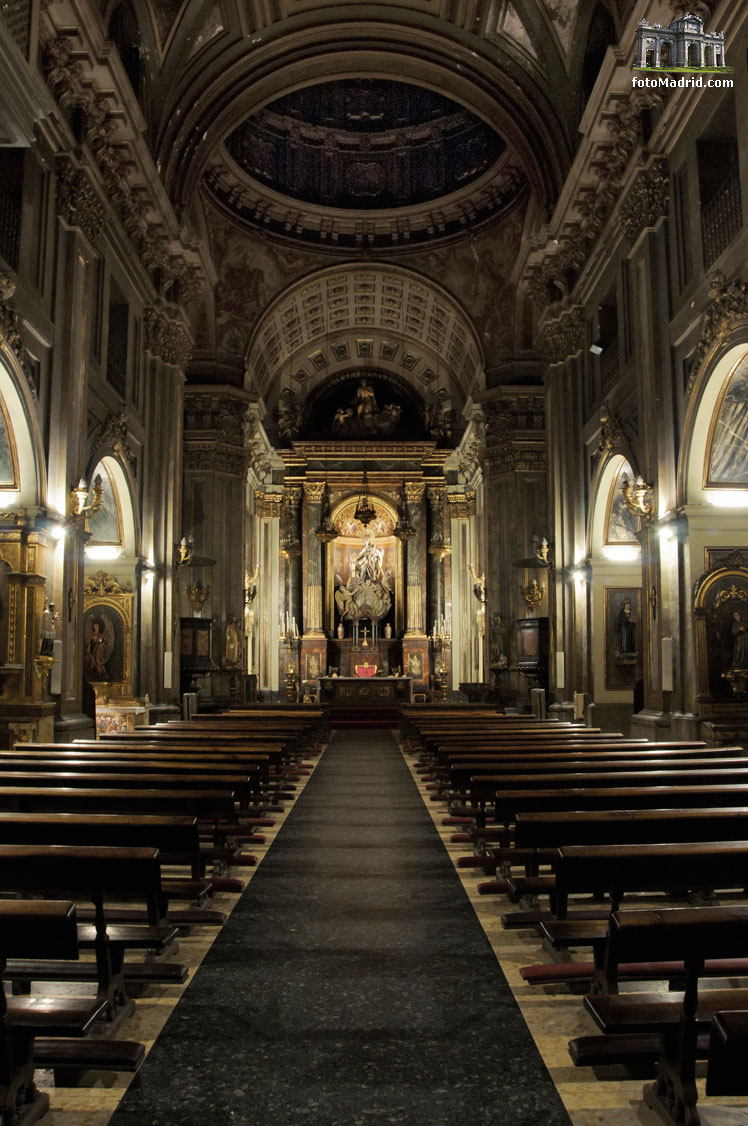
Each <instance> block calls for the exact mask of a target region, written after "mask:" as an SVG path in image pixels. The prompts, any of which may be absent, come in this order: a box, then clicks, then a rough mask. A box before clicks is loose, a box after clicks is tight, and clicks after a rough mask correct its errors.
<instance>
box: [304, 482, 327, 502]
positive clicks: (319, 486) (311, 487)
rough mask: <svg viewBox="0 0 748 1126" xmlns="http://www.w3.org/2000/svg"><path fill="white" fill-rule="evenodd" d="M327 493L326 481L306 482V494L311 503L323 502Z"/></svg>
mask: <svg viewBox="0 0 748 1126" xmlns="http://www.w3.org/2000/svg"><path fill="white" fill-rule="evenodd" d="M324 495H325V482H324V481H305V482H304V496H305V497H306V499H307V500H308V502H309V503H310V504H321V503H322V497H323V496H324Z"/></svg>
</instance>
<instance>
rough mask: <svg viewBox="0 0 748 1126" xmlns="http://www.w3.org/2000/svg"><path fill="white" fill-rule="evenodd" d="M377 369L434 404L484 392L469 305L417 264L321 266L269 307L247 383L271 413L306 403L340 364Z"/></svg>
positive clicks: (455, 405) (454, 405)
mask: <svg viewBox="0 0 748 1126" xmlns="http://www.w3.org/2000/svg"><path fill="white" fill-rule="evenodd" d="M367 368H368V369H378V370H380V371H389V372H390V373H392V374H393V375H395V376H398V377H399V378H401V379H404V380H405V382H406V383H409V384H410V385H411V386H412V387H414V388H415V390H416V391H417V392H418V395H419V397H420V398H421V399H422V400H424V401H425V402H427V403H434V404H437V403H438V404H439V405H440V406H441V407H442V409H445V410H459V408H461V407H462V406H463V405H464V403H465V401H466V400H467V399H468V398H469V397H470V396H471V395H474V394H475V393H476V391H478V390H480V389H481V387H482V385H483V378H484V362H483V354H482V351H481V346H480V342H479V340H478V337H477V335H476V332H475V329H474V327H473V325H472V323H471V321H470V319H469V317H468V316H467V315H466V314H465V312H464V310H463V309H462V307H461V306H460V305H459V304H458V302H457V301H455V299H454V298H453V297H452V296H451V295H450V294H448V293H447V292H446V291H445V290H444V289H442V288H441V287H440V286H439V285H437V284H436V283H435V282H433V281H430V280H429V279H428V278H425V277H423V276H421V275H420V274H416V273H415V272H414V271H411V270H405V269H402V268H399V267H391V266H386V265H382V264H377V263H361V264H357V263H352V264H348V265H344V266H339V267H333V268H330V269H326V270H321V271H319V272H318V273H315V274H313V275H310V276H307V277H306V278H304V279H302V280H301V281H299V282H296V283H294V285H292V286H290V287H289V288H288V289H286V290H285V292H284V293H282V294H281V295H280V297H278V298H277V299H276V300H275V301H274V302H273V303H272V304H271V305H270V306H269V307H268V309H267V310H266V311H265V313H264V315H263V317H262V318H261V320H260V321H259V323H258V325H257V328H256V329H255V331H254V333H253V335H252V339H251V341H250V344H249V349H248V353H247V373H248V385H249V386H248V389H249V390H251V391H254V392H255V393H257V394H259V395H262V396H263V398H264V399H265V402H266V405H267V407H268V409H269V410H272V409H274V408H275V407H276V406H277V405H278V404H279V403H286V404H288V403H290V402H292V401H295V402H297V403H303V402H304V401H305V400H306V398H307V397H308V395H309V394H310V392H312V391H313V390H315V389H316V388H317V387H318V386H319V385H320V384H321V383H322V382H324V381H325V380H327V379H329V378H330V376H333V375H335V374H337V373H338V372H342V371H346V370H347V371H351V370H356V369H358V370H366V369H367Z"/></svg>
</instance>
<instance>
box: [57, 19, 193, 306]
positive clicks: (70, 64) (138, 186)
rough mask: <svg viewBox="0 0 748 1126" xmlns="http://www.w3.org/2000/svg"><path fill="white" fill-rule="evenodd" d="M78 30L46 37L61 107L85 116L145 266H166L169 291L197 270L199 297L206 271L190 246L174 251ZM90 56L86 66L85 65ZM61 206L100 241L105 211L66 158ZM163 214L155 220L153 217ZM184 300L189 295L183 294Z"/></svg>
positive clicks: (110, 192) (111, 194)
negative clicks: (79, 46)
mask: <svg viewBox="0 0 748 1126" xmlns="http://www.w3.org/2000/svg"><path fill="white" fill-rule="evenodd" d="M74 38H75V33H74V32H67V33H65V34H60V35H58V36H57V37H55V38H52V39H50V40H48V41H47V43H46V44H45V45H44V51H43V68H44V74H45V77H46V80H47V86H48V87H49V89H50V91H51V93H52V95H53V97H54V98H55V100H56V101H57V103H58V105H59V106H60V108H61V109H68V108H70V107H75V108H76V109H77V110H79V111H80V113H81V116H82V121H83V134H84V136H83V139H85V141H86V142H87V143H88V146H89V148H90V150H91V152H92V153H93V157H94V160H95V161H96V166H97V168H98V170H99V172H100V173H101V176H102V179H103V181H104V186H105V189H106V195H107V198H108V199H109V202H110V203H111V204H112V206H113V207H114V208H115V210H116V211H117V212H118V213H119V215H120V218H121V220H122V225H123V227H124V229H125V231H126V232H127V234H128V236H129V237H130V239H131V240H132V242H133V245H134V246H135V248H136V250H137V252H138V254H139V256H140V258H141V261H142V262H143V265H144V266H145V268H146V269H154V268H159V269H161V270H162V271H163V274H164V277H163V279H162V281H163V284H164V291H167V290H168V289H169V287H170V286H171V285H172V284H173V283H174V282H176V281H177V280H179V279H180V278H181V276H182V274H183V272H184V271H185V269H186V268H187V269H189V270H191V271H196V273H195V274H194V275H192V276H191V277H190V279H189V280H188V286H187V288H188V292H190V293H191V296H192V298H193V299H194V290H195V287H196V286H197V287H199V288H202V287H203V286H204V284H205V282H204V280H203V276H202V270H201V269H200V267H199V265H197V264H196V263H195V262H191V263H190V264H189V267H188V266H187V263H186V262H185V259H184V253H185V251H186V250H187V249H188V248H187V247H186V246H185V245H184V243H178V244H177V253H176V254H175V253H172V252H171V250H170V246H171V244H172V241H174V242H176V240H170V239H169V237H168V235H167V232H166V230H165V228H164V227H163V225H162V219H161V215H162V204H161V200H160V199H159V198H158V196H157V195H156V194H155V192H151V191H150V190H149V189H148V188H147V187H144V185H143V183H142V182H141V180H142V178H141V177H139V176H138V173H139V171H140V169H139V162H138V158H137V155H136V151H135V150H134V148H133V146H132V145H131V144H130V142H129V140H127V139H126V138H123V137H122V136H121V130H122V115H121V114H120V113H119V110H120V109H121V107H120V106H118V105H117V104H116V101H115V95H114V93H112V92H110V91H107V93H106V94H104V93H102V92H100V91H99V90H97V89H96V88H95V86H94V84H93V68H92V66H91V65H90V63H89V61H88V59H87V56H86V55H85V53H83V52H81V51H76V47H75V44H74ZM84 61H85V65H84ZM58 176H59V177H60V181H61V182H60V183H59V184H58V208H59V209H60V212H61V214H62V215H63V216H64V217H65V218H66V219H67V221H68V222H69V223H70V224H71V225H73V226H80V227H81V230H83V231H84V233H85V234H86V235H87V237H89V238H91V241H95V239H96V237H98V233H99V232H100V229H101V222H102V216H101V215H99V214H98V208H97V202H98V201H97V199H96V195H95V192H93V189H92V188H91V185H90V183H89V181H88V178H87V176H86V174H85V172H83V170H81V169H76V168H75V167H74V165H73V163H72V162H71V161H70V160H69V158H66V159H65V160H64V161H63V162H62V164H61V165H60V166H59V167H58ZM150 214H155V215H156V216H158V217H159V218H158V220H157V221H156V222H153V221H150V220H149V218H148V216H149V215H150ZM179 296H180V299H181V300H185V298H184V296H183V295H182V294H181V293H180V295H179Z"/></svg>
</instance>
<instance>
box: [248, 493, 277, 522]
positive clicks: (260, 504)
mask: <svg viewBox="0 0 748 1126" xmlns="http://www.w3.org/2000/svg"><path fill="white" fill-rule="evenodd" d="M282 507H283V493H263V492H260V490H259V489H257V490H256V491H255V516H260V517H261V518H263V519H265V520H279V519H280V514H281V510H282Z"/></svg>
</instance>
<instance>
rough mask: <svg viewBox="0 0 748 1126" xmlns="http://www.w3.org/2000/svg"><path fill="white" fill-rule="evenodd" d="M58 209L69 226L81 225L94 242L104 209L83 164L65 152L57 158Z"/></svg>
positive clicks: (102, 219) (98, 233) (85, 233)
mask: <svg viewBox="0 0 748 1126" xmlns="http://www.w3.org/2000/svg"><path fill="white" fill-rule="evenodd" d="M56 171H57V213H58V215H60V216H61V217H62V218H63V219H64V220H65V222H66V223H67V224H68V226H69V227H80V229H81V231H82V232H83V234H84V235H85V236H86V238H87V239H88V241H89V242H90V243H94V244H95V243H96V241H97V240H98V238H99V235H100V234H101V228H102V226H103V224H104V209H103V207H102V206H101V202H100V200H99V198H98V196H97V195H96V192H95V190H94V187H93V185H92V183H91V181H90V180H89V178H88V175H87V173H86V172H85V171H84V170H83V169H82V168H76V167H75V165H74V164H73V162H72V161H71V160H70V158H69V157H67V156H61V157H58V158H57V164H56Z"/></svg>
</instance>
